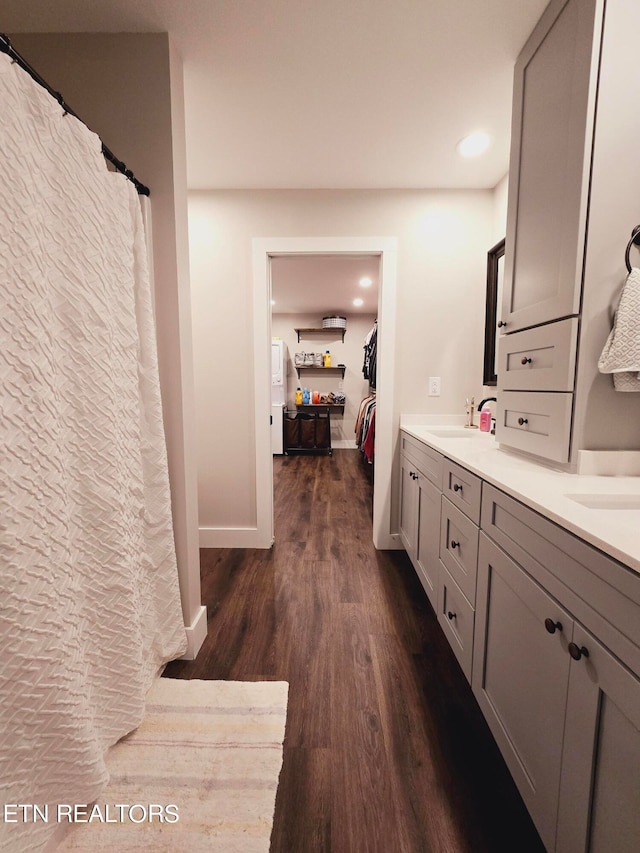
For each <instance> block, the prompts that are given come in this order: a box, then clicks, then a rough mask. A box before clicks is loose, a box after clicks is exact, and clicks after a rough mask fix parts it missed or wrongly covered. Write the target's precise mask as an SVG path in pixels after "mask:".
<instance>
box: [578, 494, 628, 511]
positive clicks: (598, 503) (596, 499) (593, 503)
mask: <svg viewBox="0 0 640 853" xmlns="http://www.w3.org/2000/svg"><path fill="white" fill-rule="evenodd" d="M566 497H568V498H569V500H572V501H575V502H576V503H578V504H581V505H582V506H586V507H587V508H588V509H617V510H625V509H636V510H637V509H640V495H566Z"/></svg>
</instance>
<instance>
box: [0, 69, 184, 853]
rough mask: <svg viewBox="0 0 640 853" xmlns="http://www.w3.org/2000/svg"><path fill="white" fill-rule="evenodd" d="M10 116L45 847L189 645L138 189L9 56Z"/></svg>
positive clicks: (1, 678) (6, 476)
mask: <svg viewBox="0 0 640 853" xmlns="http://www.w3.org/2000/svg"><path fill="white" fill-rule="evenodd" d="M0 110H1V112H2V120H1V122H0V187H1V193H0V476H1V479H0V584H1V591H0V849H2V850H6V851H23V850H24V851H26V850H29V851H33V850H39V849H41V847H42V846H43V845H44V844H45V843H46V842H47V839H48V838H49V835H50V833H51V830H52V829H54V828H55V826H54V824H53V822H52V815H54V813H55V808H56V805H57V804H58V803H63V804H75V803H90V802H91V801H92V800H93V799H94V798H95V797H96V796H97V795H98V794H99V792H100V790H101V788H102V787H103V785H104V783H105V781H106V779H107V772H106V768H105V764H104V760H103V756H104V752H105V749H106V748H107V747H108V746H109V745H111V744H112V743H114V742H115V741H116V740H117V739H119V738H120V737H122V736H123V735H124V734H126V733H127V732H129V731H131V730H132V729H133V728H135V727H136V726H137V725H138V724H139V723H140V721H141V719H142V716H143V713H144V697H145V693H146V691H147V689H148V687H149V686H150V684H151V681H152V680H153V677H154V676H155V674H156V673H157V672H158V670H159V668H160V667H161V666H162V664H164V663H165V662H166V661H168V660H170V659H172V658H174V657H177V656H179V655H180V654H181V653H183V652H184V650H185V647H186V641H185V631H184V627H183V622H182V616H181V608H180V598H179V591H178V581H177V569H176V560H175V549H174V543H173V535H172V526H171V511H170V496H169V484H168V476H167V464H166V453H165V445H164V434H163V428H162V419H161V408H160V393H159V382H158V372H157V361H156V350H155V333H154V328H153V319H152V312H151V295H150V289H149V282H148V275H147V271H146V263H147V261H146V249H145V244H144V234H143V228H142V221H141V216H140V209H139V204H138V199H137V195H136V193H135V190H134V188H133V186H132V185H131V183H129V182H128V181H127V180H126V179H125V178H124V177H123V176H121V175H115V174H113V173H110V172H108V171H107V169H106V166H105V163H104V160H103V158H102V156H101V154H100V145H101V143H100V140H99V139H98V138H97V137H96V136H95V134H93V133H91V132H90V131H89V130H88V129H87V128H86V127H85V126H84V125H83V124H82V123H81V122H79V121H78V120H76V119H75V118H73V117H72V116H69V115H67V116H64V115H63V113H62V110H61V108H60V107H59V105H58V104H57V103H56V101H55V100H54V99H53V98H51V96H50V95H49V94H48V93H47V92H46V91H45V90H44V89H42V88H41V87H40V86H38V85H37V84H36V83H35V82H34V81H33V80H32V79H31V78H30V77H29V75H28V74H26V73H25V72H24V71H23V70H22V69H20V68H19V66H18V65H17V64H12V63H11V61H10V60H9V59H8V57H6V56H4V55H3V56H0ZM5 804H35V805H38V806H40V807H42V808H44V807H45V806H48V807H49V823H46V824H45V823H44V822H43V821H41V820H38V821H35V822H32V820H31V818H30V817H28V819H27V820H26V821H24V820H23V815H24V812H18V815H19V818H18V820H17V822H5V821H4V820H3V814H2V812H1V810H2V808H3V807H4V805H5ZM11 816H13V817H12V821H13V819H14V818H15V813H14V812H10V817H11Z"/></svg>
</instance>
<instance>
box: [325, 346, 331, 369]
mask: <svg viewBox="0 0 640 853" xmlns="http://www.w3.org/2000/svg"><path fill="white" fill-rule="evenodd" d="M324 367H331V353H330V352H329V350H327V351H326V352H325V354H324Z"/></svg>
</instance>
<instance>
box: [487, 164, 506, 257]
mask: <svg viewBox="0 0 640 853" xmlns="http://www.w3.org/2000/svg"><path fill="white" fill-rule="evenodd" d="M508 196H509V173H508V172H507V174H506V175H505V176H504V178H503V179H502V180H501V181H500V182H499V183H497V184H496V185H495V187H494V188H493V242H492V243H491V246H495V244H496V243H497V242H498V241H499V240H502V239H503V238H504V236H505V234H506V233H507V199H508ZM491 246H489V248H491Z"/></svg>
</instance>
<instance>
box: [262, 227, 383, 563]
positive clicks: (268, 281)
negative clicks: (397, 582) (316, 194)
mask: <svg viewBox="0 0 640 853" xmlns="http://www.w3.org/2000/svg"><path fill="white" fill-rule="evenodd" d="M396 254H397V241H396V239H395V238H394V237H379V238H375V237H370V238H367V237H364V238H363V237H356V238H344V237H343V238H333V239H331V238H266V239H264V238H260V239H258V238H256V239H254V241H253V281H254V293H253V297H254V341H255V349H254V366H255V387H254V394H255V435H256V503H257V528H258V531H257V532H258V539H259V545H258V547H270V545H271V544H272V543H273V539H274V517H273V462H272V459H273V456H272V446H271V439H272V433H271V426H270V423H271V417H272V411H271V338H272V322H271V313H272V307H275V306H272V305H271V300H272V274H273V263H274V261H276V262H279V260H280V259H285V262H286V259H291V260H295V259H301V258H305V257H306V258H314V257H318V256H325V257H331V258H335V259H340V258H343V259H347V258H354V257H369V258H372V259H374V260H375V263H376V264H377V265H378V266H379V289H378V299H377V306H376V308H377V310H374V311H373V312H372V314H373V313H375V314H376V316H377V320H378V370H377V383H376V384H377V412H376V436H375V448H376V450H375V453H376V457H375V474H374V497H373V541H374V544H375V546H376V547H377V548H381V549H388V548H397V547H399V542H398V536H397V534H395V533H392V531H391V524H392V519H391V506H392V495H391V490H392V476H391V473H392V464H393V455H394V448H395V432H396V431H397V430H396V429H395V427H397V414H396V413H395V405H394V393H393V377H394V355H395V335H396V328H395V318H396V312H395V292H396ZM369 307H373V306H369ZM354 310H355V308H353V309H352V311H351V312H350V316H353V312H354ZM316 313H317V312H316ZM346 334H347V335H348V334H349V332H348V329H347V332H346ZM296 343H297V342H296ZM300 343H301V344H302V341H301V342H300ZM314 345H315V346H316V348H317V343H315V342H314ZM338 346H339V345H338ZM300 350H301V351H302V350H303V347H302V346H301V347H300ZM337 352H338V350H337ZM347 430H348V427H347ZM335 434H336V440H337V441H347V440H348V439H347V437H346V436H344V437H341V436H340V433H339V431H338V430H336V433H335ZM332 438H333V436H332Z"/></svg>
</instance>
